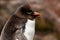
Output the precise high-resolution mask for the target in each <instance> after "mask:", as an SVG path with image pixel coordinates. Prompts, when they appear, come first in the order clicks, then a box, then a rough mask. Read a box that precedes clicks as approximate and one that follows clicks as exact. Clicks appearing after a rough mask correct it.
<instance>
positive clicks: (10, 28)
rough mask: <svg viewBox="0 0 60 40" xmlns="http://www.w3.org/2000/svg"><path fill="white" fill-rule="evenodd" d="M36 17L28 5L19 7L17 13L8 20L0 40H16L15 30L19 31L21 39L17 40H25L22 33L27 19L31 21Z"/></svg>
mask: <svg viewBox="0 0 60 40" xmlns="http://www.w3.org/2000/svg"><path fill="white" fill-rule="evenodd" d="M35 17H36V15H34V12H33V11H32V9H30V6H29V5H23V6H20V7H19V8H18V9H17V11H16V12H15V13H14V14H13V15H12V16H11V17H10V18H9V19H8V21H7V22H6V24H5V26H4V28H3V30H2V32H1V39H0V40H16V38H15V35H16V31H17V30H21V32H20V34H21V38H20V39H19V40H27V38H26V37H25V36H24V34H23V31H24V29H25V24H26V22H27V19H30V20H33V19H34V18H35Z"/></svg>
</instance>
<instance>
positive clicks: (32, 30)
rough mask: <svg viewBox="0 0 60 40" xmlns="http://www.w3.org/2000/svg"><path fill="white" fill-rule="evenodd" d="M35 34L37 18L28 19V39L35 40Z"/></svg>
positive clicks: (25, 33) (26, 32)
mask: <svg viewBox="0 0 60 40" xmlns="http://www.w3.org/2000/svg"><path fill="white" fill-rule="evenodd" d="M34 34H35V19H34V20H30V19H28V20H27V23H26V25H25V32H24V35H25V37H26V38H27V40H33V38H34Z"/></svg>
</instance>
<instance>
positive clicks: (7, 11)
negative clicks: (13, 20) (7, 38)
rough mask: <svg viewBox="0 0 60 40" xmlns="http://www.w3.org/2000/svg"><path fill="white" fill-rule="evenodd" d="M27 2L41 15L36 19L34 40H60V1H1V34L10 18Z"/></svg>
mask: <svg viewBox="0 0 60 40" xmlns="http://www.w3.org/2000/svg"><path fill="white" fill-rule="evenodd" d="M26 1H27V2H28V3H29V4H30V6H31V8H32V9H33V10H34V11H37V12H39V13H40V14H41V16H40V17H38V18H36V33H35V37H34V40H60V0H0V33H1V31H2V28H3V26H4V24H5V23H6V21H7V20H8V18H9V17H10V16H11V15H12V14H13V13H14V12H15V10H16V9H17V8H18V7H19V6H20V5H23V4H24V3H25V2H26Z"/></svg>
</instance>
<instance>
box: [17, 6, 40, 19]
mask: <svg viewBox="0 0 60 40" xmlns="http://www.w3.org/2000/svg"><path fill="white" fill-rule="evenodd" d="M18 15H20V17H23V18H28V19H35V18H36V17H37V16H40V14H38V13H36V12H34V11H33V10H32V9H31V7H30V6H29V5H24V6H22V7H20V8H19V10H18Z"/></svg>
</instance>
